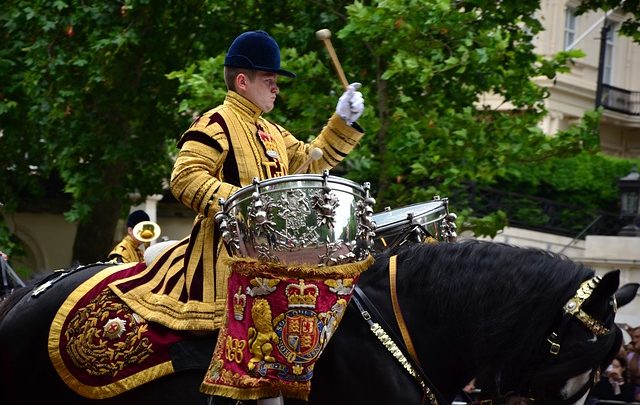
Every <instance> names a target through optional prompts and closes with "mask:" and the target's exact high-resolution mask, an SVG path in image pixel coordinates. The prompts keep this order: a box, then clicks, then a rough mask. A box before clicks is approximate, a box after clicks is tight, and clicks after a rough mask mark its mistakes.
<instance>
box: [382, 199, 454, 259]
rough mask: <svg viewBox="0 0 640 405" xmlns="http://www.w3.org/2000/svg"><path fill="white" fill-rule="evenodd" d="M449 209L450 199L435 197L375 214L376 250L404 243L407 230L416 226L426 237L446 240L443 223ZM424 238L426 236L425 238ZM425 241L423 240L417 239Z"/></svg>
mask: <svg viewBox="0 0 640 405" xmlns="http://www.w3.org/2000/svg"><path fill="white" fill-rule="evenodd" d="M448 213H449V211H448V200H446V199H435V200H431V201H427V202H423V203H417V204H411V205H408V206H406V207H401V208H396V209H390V210H386V211H383V212H377V213H375V214H373V222H374V224H375V233H376V235H375V238H374V244H373V250H374V251H382V250H384V249H385V248H387V247H388V246H390V245H392V244H395V245H397V244H400V243H403V242H404V241H403V240H400V239H402V238H404V237H408V236H409V235H407V232H408V231H410V229H411V228H412V227H414V226H419V227H420V229H421V230H423V231H424V232H425V233H424V235H423V236H424V237H425V238H426V237H427V236H431V237H433V238H434V239H435V240H437V241H443V240H445V236H444V234H443V230H442V227H441V225H442V223H443V221H445V218H446V216H447V214H448ZM423 239H424V238H423ZM416 242H423V240H416Z"/></svg>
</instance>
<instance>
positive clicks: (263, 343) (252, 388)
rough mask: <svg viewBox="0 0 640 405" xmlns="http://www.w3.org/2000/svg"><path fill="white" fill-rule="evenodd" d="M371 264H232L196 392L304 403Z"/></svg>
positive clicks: (239, 261)
mask: <svg viewBox="0 0 640 405" xmlns="http://www.w3.org/2000/svg"><path fill="white" fill-rule="evenodd" d="M372 262H373V258H372V257H369V258H368V259H367V260H364V261H361V262H357V263H348V264H343V265H338V266H331V267H321V268H319V267H315V266H312V265H308V266H307V265H300V266H285V265H279V264H274V263H266V262H259V261H254V260H250V259H233V260H231V261H230V276H229V279H228V285H227V305H226V309H225V321H224V324H223V326H222V328H221V329H220V334H219V336H218V342H217V345H216V348H215V351H214V352H213V358H212V360H211V365H210V366H209V370H208V371H207V374H206V376H205V379H204V381H203V383H202V385H201V387H200V390H201V391H202V392H204V393H206V394H209V395H219V396H224V397H230V398H233V399H238V400H248V399H259V398H268V397H276V396H278V395H281V394H282V395H283V396H284V397H289V398H297V399H304V400H306V399H307V398H308V396H309V392H310V390H311V378H312V376H313V366H314V364H315V362H316V360H317V359H318V357H319V356H320V354H321V353H322V351H323V349H324V348H325V347H326V345H327V343H328V342H329V339H330V338H331V335H332V334H333V333H334V332H335V330H336V328H337V327H338V324H339V323H340V320H341V319H342V316H343V314H344V311H345V309H346V308H347V304H348V303H349V300H350V299H351V295H352V292H353V288H354V285H355V282H356V280H357V278H358V276H359V275H360V273H361V272H362V271H363V270H365V269H366V268H367V267H369V265H371V263H372Z"/></svg>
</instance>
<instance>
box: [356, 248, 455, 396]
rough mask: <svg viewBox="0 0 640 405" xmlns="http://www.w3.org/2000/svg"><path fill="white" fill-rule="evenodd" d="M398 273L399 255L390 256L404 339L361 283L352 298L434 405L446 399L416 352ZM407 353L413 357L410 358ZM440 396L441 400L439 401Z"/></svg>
mask: <svg viewBox="0 0 640 405" xmlns="http://www.w3.org/2000/svg"><path fill="white" fill-rule="evenodd" d="M396 274H397V256H395V255H394V256H391V257H390V258H389V284H390V290H391V291H390V292H391V302H392V304H393V313H394V315H395V319H396V322H397V324H398V327H399V329H400V333H401V334H402V340H401V341H400V340H399V339H398V337H397V336H395V334H394V332H393V329H392V328H390V327H389V325H388V324H387V323H386V322H385V320H384V317H383V316H382V315H381V314H380V312H379V311H378V309H377V308H376V307H375V305H374V304H373V302H371V300H370V299H369V297H367V295H366V294H365V293H364V291H362V289H361V288H360V287H359V286H358V285H356V286H355V288H354V292H353V296H352V297H351V299H352V300H353V302H354V303H355V304H356V306H357V307H358V310H359V311H360V314H361V315H362V317H363V318H364V320H365V321H366V322H367V323H368V324H369V326H370V328H371V331H372V332H373V334H374V335H375V336H376V337H377V338H378V339H379V340H380V342H381V343H382V344H383V346H384V347H385V348H386V349H387V350H388V351H389V352H390V353H391V355H393V357H394V358H395V359H396V360H397V361H398V362H399V363H400V365H401V366H402V367H403V368H404V369H405V370H406V371H407V372H408V373H409V374H410V375H411V377H413V378H414V380H416V382H417V383H418V385H419V386H420V388H421V389H422V392H423V395H422V404H424V403H425V400H427V401H428V403H429V404H431V405H440V404H444V403H445V402H444V399H443V397H442V395H441V394H440V393H438V392H437V389H436V387H435V386H434V385H433V383H432V382H431V381H430V380H429V378H428V377H427V375H426V374H425V373H424V371H423V370H422V367H421V366H420V360H419V359H418V356H417V354H416V351H415V347H414V346H413V341H412V340H411V336H410V335H409V330H408V329H407V324H406V322H405V321H404V317H403V316H402V311H401V310H400V305H399V303H398V293H397V290H396ZM381 324H382V325H381ZM390 335H391V336H390ZM396 341H400V345H401V346H398V344H397V343H396ZM407 355H408V356H409V357H410V358H407ZM438 397H439V398H440V401H441V402H438Z"/></svg>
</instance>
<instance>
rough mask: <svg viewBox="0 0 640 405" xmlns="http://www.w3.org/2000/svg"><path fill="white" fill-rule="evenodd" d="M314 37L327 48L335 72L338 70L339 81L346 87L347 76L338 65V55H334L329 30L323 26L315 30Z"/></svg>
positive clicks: (347, 84) (347, 83)
mask: <svg viewBox="0 0 640 405" xmlns="http://www.w3.org/2000/svg"><path fill="white" fill-rule="evenodd" d="M316 38H318V39H319V40H321V41H322V42H324V46H325V47H326V48H327V51H328V52H329V57H330V58H331V62H333V66H334V67H335V68H336V72H338V77H340V81H341V82H342V86H343V87H344V88H345V90H346V89H347V86H349V82H348V81H347V77H346V76H345V75H344V71H343V70H342V65H340V61H339V60H338V55H336V51H335V50H334V49H333V45H332V44H331V31H329V30H328V29H326V28H324V29H321V30H318V31H316Z"/></svg>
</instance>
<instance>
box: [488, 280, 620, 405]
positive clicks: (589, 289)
mask: <svg viewBox="0 0 640 405" xmlns="http://www.w3.org/2000/svg"><path fill="white" fill-rule="evenodd" d="M600 280H601V278H600V277H599V276H594V277H592V278H590V279H588V280H585V281H583V282H582V283H581V284H580V287H579V288H578V289H577V290H576V293H575V295H574V296H573V297H571V298H570V299H569V300H568V301H567V302H566V303H565V305H564V306H563V307H562V308H563V316H562V319H561V321H560V324H559V325H557V327H555V328H554V329H553V331H552V332H551V334H550V335H549V337H548V338H547V342H548V343H549V344H550V346H549V349H548V353H549V354H550V355H551V356H557V355H558V354H559V353H560V349H561V345H560V342H561V341H562V337H563V334H564V332H565V330H566V328H567V327H568V325H569V322H571V321H572V320H577V321H578V322H580V323H581V324H582V325H583V326H584V327H585V328H587V329H588V330H590V331H591V332H592V333H593V334H594V335H596V336H597V337H605V336H608V335H610V336H612V337H613V338H615V335H613V331H612V330H610V329H609V328H607V327H606V326H604V325H603V324H602V323H601V322H600V321H598V320H596V319H594V318H593V317H592V316H591V315H589V314H588V313H586V312H585V311H584V310H583V309H582V305H583V304H584V302H585V301H586V300H587V299H588V298H590V297H591V294H592V293H593V291H594V290H595V289H596V287H597V286H598V284H599V283H600ZM612 300H613V302H612V306H613V308H614V313H615V311H616V310H617V303H616V299H615V296H613V297H612ZM608 341H609V339H605V340H604V341H603V343H608ZM599 348H600V345H598V346H595V347H594V348H593V349H592V350H591V351H590V352H589V353H588V356H587V355H585V356H582V357H581V358H580V360H582V358H587V357H591V354H592V353H591V352H593V354H595V352H596V351H597V350H596V349H599ZM551 359H553V357H551ZM545 364H546V361H545V360H543V361H541V362H540V363H539V365H538V369H540V368H541V367H542V366H543V365H545ZM558 368H559V367H555V369H552V371H546V372H544V373H541V372H537V373H536V372H535V371H534V372H532V373H531V378H530V379H529V383H528V385H527V389H525V390H524V391H526V392H527V394H526V396H522V395H520V394H515V393H508V394H506V395H498V396H499V397H500V398H506V397H509V395H512V396H513V397H515V398H518V400H517V401H518V402H516V403H527V404H533V403H535V401H536V400H535V399H534V397H537V395H535V393H534V392H532V388H531V387H532V386H534V387H535V385H534V383H536V382H537V383H540V382H544V380H543V378H545V377H546V378H547V379H550V377H553V376H554V375H555V374H560V372H559V370H557V369H558ZM599 378H600V368H598V367H592V368H591V371H590V373H589V378H588V379H587V381H586V382H585V384H584V385H583V386H582V387H581V388H580V389H578V390H577V391H576V392H575V393H574V394H573V395H571V396H570V397H568V398H564V399H561V400H555V399H549V398H540V399H541V400H542V402H544V404H548V405H568V404H573V403H575V402H576V401H578V400H579V399H580V398H582V397H583V396H584V395H585V394H586V393H587V392H588V390H589V389H591V388H592V387H593V385H594V384H595V383H596V382H597V381H598V380H599ZM520 401H521V402H520ZM505 403H507V404H509V403H510V402H509V401H506V400H505Z"/></svg>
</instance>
